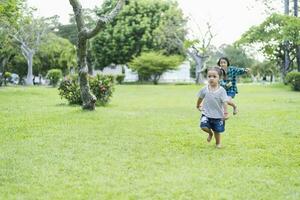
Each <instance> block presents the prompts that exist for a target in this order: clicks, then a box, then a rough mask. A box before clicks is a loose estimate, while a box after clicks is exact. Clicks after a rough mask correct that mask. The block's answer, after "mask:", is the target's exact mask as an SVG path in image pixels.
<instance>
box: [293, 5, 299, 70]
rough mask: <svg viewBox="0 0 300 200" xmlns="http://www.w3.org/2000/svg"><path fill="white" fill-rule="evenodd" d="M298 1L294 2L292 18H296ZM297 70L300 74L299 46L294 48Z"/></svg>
mask: <svg viewBox="0 0 300 200" xmlns="http://www.w3.org/2000/svg"><path fill="white" fill-rule="evenodd" d="M298 9H299V8H298V0H294V16H295V17H298ZM296 60H297V69H298V72H300V45H298V46H297V47H296Z"/></svg>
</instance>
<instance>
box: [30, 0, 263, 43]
mask: <svg viewBox="0 0 300 200" xmlns="http://www.w3.org/2000/svg"><path fill="white" fill-rule="evenodd" d="M27 1H28V4H29V6H32V7H35V8H37V14H38V15H39V16H45V17H49V16H53V15H58V16H60V22H61V23H67V22H68V20H69V14H70V13H72V7H71V5H70V3H69V0H51V1H50V0H48V1H46V0H27ZM177 1H178V4H179V8H181V9H182V11H183V13H184V15H185V16H186V17H188V19H189V21H188V24H187V26H188V27H187V28H188V29H189V30H190V37H192V36H195V37H196V36H200V35H201V33H205V32H206V30H207V29H206V25H205V24H206V23H207V22H208V23H210V24H211V26H212V33H213V34H214V35H215V36H214V38H213V40H212V44H214V45H215V46H219V45H222V44H231V43H233V42H234V41H236V40H238V39H239V38H240V36H241V35H242V34H243V33H244V32H245V31H247V30H248V29H249V28H250V27H251V26H253V25H258V24H260V23H261V22H262V21H263V20H264V19H265V18H266V16H265V14H264V7H263V6H262V5H261V4H259V3H257V2H256V1H255V0H177ZM46 2H48V3H46ZM49 2H51V3H49ZM80 2H81V4H82V6H83V7H84V8H94V7H95V5H101V3H102V0H81V1H80Z"/></svg>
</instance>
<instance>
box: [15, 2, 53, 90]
mask: <svg viewBox="0 0 300 200" xmlns="http://www.w3.org/2000/svg"><path fill="white" fill-rule="evenodd" d="M22 12H23V13H22V17H20V19H19V20H18V21H17V25H18V26H17V28H16V29H13V30H12V32H11V33H10V35H11V37H13V38H14V40H15V41H16V42H17V43H18V45H19V47H20V49H21V52H22V54H23V56H24V57H25V58H26V60H27V65H28V71H27V78H26V84H27V85H33V66H32V65H33V56H34V55H35V53H36V52H37V50H38V48H39V46H40V44H41V42H42V39H43V37H44V36H45V35H46V33H47V32H48V31H49V30H50V29H49V27H50V23H49V22H50V21H51V20H52V19H51V18H36V17H34V16H33V10H32V9H30V8H28V7H27V5H26V4H24V7H23V8H22Z"/></svg>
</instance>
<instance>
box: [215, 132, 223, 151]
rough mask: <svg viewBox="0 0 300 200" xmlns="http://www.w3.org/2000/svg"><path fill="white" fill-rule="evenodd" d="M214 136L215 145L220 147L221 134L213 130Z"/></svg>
mask: <svg viewBox="0 0 300 200" xmlns="http://www.w3.org/2000/svg"><path fill="white" fill-rule="evenodd" d="M214 136H215V139H216V147H217V148H221V134H220V133H218V132H214Z"/></svg>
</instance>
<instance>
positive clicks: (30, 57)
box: [26, 52, 33, 85]
mask: <svg viewBox="0 0 300 200" xmlns="http://www.w3.org/2000/svg"><path fill="white" fill-rule="evenodd" d="M26 59H27V67H28V68H27V77H26V85H33V73H32V62H33V53H32V52H30V53H28V54H27V55H26Z"/></svg>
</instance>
